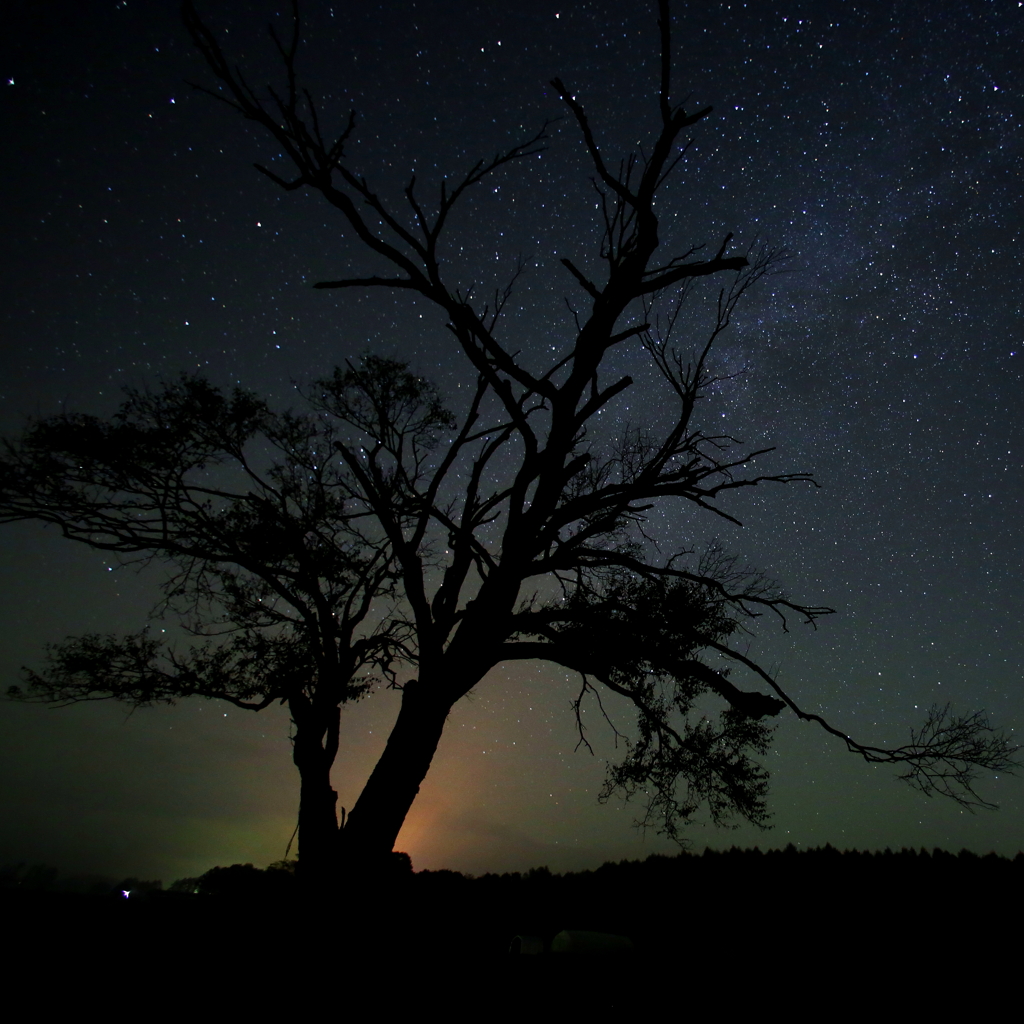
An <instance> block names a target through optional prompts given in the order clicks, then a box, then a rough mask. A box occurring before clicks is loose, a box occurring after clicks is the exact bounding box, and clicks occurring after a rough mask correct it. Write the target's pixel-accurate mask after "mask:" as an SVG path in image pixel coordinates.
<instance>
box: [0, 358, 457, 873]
mask: <svg viewBox="0 0 1024 1024" xmlns="http://www.w3.org/2000/svg"><path fill="white" fill-rule="evenodd" d="M374 365H375V366H377V369H378V371H379V375H386V374H387V373H390V374H391V380H392V381H393V383H395V384H396V385H397V386H398V387H399V388H401V387H404V388H405V389H406V391H407V392H411V393H412V394H413V395H414V398H415V401H418V402H420V403H421V404H422V405H423V406H424V408H425V410H426V412H425V417H424V416H420V418H419V420H418V421H417V424H416V430H417V436H418V437H419V436H420V435H423V437H421V442H420V443H428V444H429V440H428V439H427V438H426V436H425V435H426V434H429V432H430V430H432V429H434V428H435V427H439V426H444V425H446V424H447V422H448V419H447V414H446V413H444V411H443V410H442V409H441V407H440V405H439V403H438V402H437V401H436V399H434V398H433V397H432V395H431V394H430V393H429V390H425V389H424V386H423V385H422V384H421V383H420V382H417V381H415V379H414V378H412V377H410V376H409V375H408V374H405V373H404V372H403V371H402V370H401V368H399V367H396V366H394V365H392V364H384V363H382V362H378V363H377V364H374ZM395 414H396V424H395V426H396V429H407V428H408V427H409V424H408V422H407V421H405V420H403V419H402V418H401V413H400V411H397V410H396V413H395ZM419 428H422V429H419ZM335 440H336V432H335V429H334V426H333V424H332V421H331V420H329V419H327V418H325V417H323V416H318V415H316V414H309V413H306V414H301V415H299V414H293V413H275V412H273V411H272V410H271V409H270V408H269V407H268V406H267V405H266V403H265V402H263V401H262V400H260V399H258V398H256V397H255V396H253V395H251V394H248V393H246V392H243V391H235V392H234V393H233V394H232V395H224V394H223V393H222V392H220V391H219V390H218V389H216V388H214V387H212V386H211V385H210V384H208V383H207V382H205V381H203V380H202V379H200V378H196V377H183V378H182V379H180V380H179V381H177V382H176V383H172V384H168V385H165V386H164V387H163V388H162V389H160V390H158V391H156V392H154V393H147V392H139V391H132V390H129V391H128V392H127V397H126V400H125V402H124V403H123V404H122V406H121V408H120V409H119V411H118V412H117V414H116V415H115V416H114V417H113V418H112V419H110V420H100V419H97V418H95V417H91V416H85V415H80V414H71V413H65V414H62V415H59V416H56V417H53V418H51V419H44V420H41V421H37V422H35V423H33V424H31V425H30V427H29V428H28V429H27V430H26V432H25V434H24V436H23V437H22V438H21V439H19V440H18V441H17V442H14V443H7V444H6V445H5V453H4V457H3V458H2V459H0V519H3V520H6V521H12V520H18V519H35V520H41V521H42V522H44V523H50V524H54V525H56V526H57V527H58V528H59V529H60V530H61V532H62V533H63V534H64V536H65V537H68V538H70V539H71V540H75V541H78V542H80V543H84V544H86V545H88V546H89V547H91V548H95V549H98V550H102V551H110V552H112V553H114V554H115V555H116V556H118V557H120V558H121V559H122V560H124V561H128V562H131V561H139V562H144V563H146V562H152V561H154V560H156V561H159V562H160V563H162V564H169V565H170V567H171V572H170V573H169V574H168V575H167V577H166V578H165V580H164V583H163V589H164V601H163V602H162V607H161V608H159V609H158V612H170V613H172V614H174V615H176V616H177V618H178V619H179V620H180V621H181V623H182V624H183V625H184V627H185V629H186V630H187V631H188V632H189V633H191V634H193V635H194V636H196V637H199V638H202V640H201V642H199V643H196V644H193V645H191V646H189V647H188V649H187V650H179V649H178V648H176V647H175V646H174V645H173V644H167V643H165V642H163V640H162V639H161V638H160V637H158V636H156V635H154V634H153V633H150V632H149V631H148V630H143V631H142V632H141V633H138V634H134V635H130V636H110V635H95V634H93V635H87V636H81V637H73V638H70V639H68V640H67V641H65V642H63V643H60V644H56V645H53V646H51V647H50V650H49V657H48V662H47V665H46V667H45V668H44V669H43V670H42V671H39V672H28V675H27V686H26V687H25V688H24V689H23V688H21V687H12V688H11V689H10V690H9V691H8V695H9V696H11V697H14V698H17V699H22V700H29V701H38V702H43V703H47V704H51V705H67V704H74V703H77V702H80V701H91V700H110V699H113V700H118V701H123V702H126V703H128V704H131V705H133V706H135V707H145V706H149V705H153V704H173V703H175V702H176V701H178V700H180V699H182V698H184V697H191V696H198V697H206V698H215V699H218V700H224V701H228V702H229V703H231V704H233V705H235V706H236V707H239V708H244V709H247V710H251V711H260V710H262V709H263V708H266V707H268V706H269V705H271V704H272V703H274V702H275V701H280V702H281V703H282V704H286V705H287V706H288V708H289V711H290V713H291V718H292V722H293V724H294V734H293V757H294V761H295V765H296V767H297V768H298V770H299V775H300V779H301V788H300V805H299V823H298V835H299V842H300V848H301V851H302V866H303V872H304V873H305V874H306V875H307V876H317V877H322V876H323V874H324V872H325V871H327V870H328V869H329V868H330V867H332V866H333V865H334V862H335V859H336V847H337V835H338V821H337V812H336V806H335V805H336V802H337V794H336V793H335V792H334V790H333V788H332V786H331V778H330V771H331V766H332V764H333V763H334V760H335V756H336V754H337V752H338V744H339V728H340V708H341V705H343V704H344V703H346V702H350V701H353V700H357V699H359V698H360V697H362V696H363V695H364V694H365V693H367V691H368V690H369V689H370V688H371V687H372V685H373V683H374V680H375V678H380V677H384V678H386V679H388V680H392V679H393V678H394V669H393V666H394V663H395V660H396V659H397V658H400V657H408V651H407V649H406V647H405V644H404V638H405V636H406V634H407V630H406V629H405V627H404V626H403V625H402V624H401V622H400V621H398V620H395V619H389V618H387V617H386V616H384V617H383V618H382V612H386V611H387V607H385V608H384V609H382V608H381V607H379V606H378V607H375V606H374V601H375V600H377V601H381V600H382V601H385V602H386V601H387V600H388V595H389V594H390V593H391V592H392V591H393V590H394V584H395V570H394V565H393V561H392V552H391V548H390V545H389V543H388V541H387V539H386V538H385V537H383V536H381V535H380V532H379V531H373V530H369V531H368V530H367V529H366V527H368V526H369V525H370V524H368V523H367V521H366V519H365V516H363V517H362V518H361V511H360V509H359V508H358V507H350V505H351V504H352V503H351V492H352V482H351V479H350V477H349V474H348V472H347V470H346V469H345V466H344V464H343V463H342V461H341V459H340V456H339V454H338V452H337V450H336V448H335V447H334V443H335Z"/></svg>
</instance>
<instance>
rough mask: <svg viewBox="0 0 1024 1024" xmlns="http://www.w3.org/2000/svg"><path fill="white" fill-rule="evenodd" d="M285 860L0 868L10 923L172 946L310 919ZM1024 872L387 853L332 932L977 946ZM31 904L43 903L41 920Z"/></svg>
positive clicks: (825, 851) (899, 857) (423, 942)
mask: <svg viewBox="0 0 1024 1024" xmlns="http://www.w3.org/2000/svg"><path fill="white" fill-rule="evenodd" d="M294 867H295V862H294V861H279V862H277V863H275V864H272V865H270V866H269V867H266V868H257V867H254V866H253V865H252V864H233V865H230V866H222V867H214V868H212V869H210V870H209V871H207V872H205V873H204V874H203V875H201V876H199V877H196V878H183V879H179V880H177V881H175V882H174V883H172V884H171V885H170V886H168V887H167V888H166V889H164V888H163V887H162V885H161V883H160V882H159V881H148V882H147V881H142V880H139V879H134V878H133V879H125V880H123V881H122V882H121V883H119V884H117V885H113V884H111V883H110V882H109V881H108V882H103V881H102V880H99V879H96V878H92V879H91V881H90V880H89V879H87V878H83V877H82V876H78V877H77V878H76V877H72V876H68V877H66V878H61V877H60V876H59V873H58V872H57V870H56V869H54V868H50V867H45V866H42V865H33V866H27V865H24V864H22V865H17V866H9V867H5V868H2V869H0V900H2V904H3V906H4V908H5V909H6V911H7V912H8V913H11V914H13V915H14V916H15V918H17V917H18V916H19V913H18V912H19V910H20V911H21V916H22V918H23V922H27V921H29V920H33V919H35V918H37V917H42V918H45V919H46V920H47V921H50V922H53V921H54V920H57V919H61V918H64V919H65V920H71V921H78V922H79V924H80V925H83V926H85V927H86V928H88V929H89V931H90V932H91V933H97V934H102V933H104V930H105V929H116V930H117V931H120V930H121V929H122V928H123V927H129V928H130V930H131V932H132V933H133V934H139V935H148V936H151V937H152V938H153V940H157V939H158V940H159V941H165V942H168V943H172V942H173V941H174V936H176V935H184V934H188V935H190V936H193V937H194V936H196V935H206V934H209V935H219V936H221V937H222V938H223V935H224V934H225V932H224V929H228V933H229V934H235V936H236V938H237V939H238V940H239V941H243V937H245V936H247V934H248V932H249V931H250V930H251V929H252V928H254V927H259V928H261V929H266V930H267V931H268V932H273V931H274V928H275V927H280V926H281V925H282V924H283V923H284V922H291V921H293V920H294V919H295V916H296V914H300V913H302V912H303V911H304V910H305V911H308V912H311V913H312V914H314V915H316V916H318V917H319V916H320V915H321V914H322V913H323V910H324V909H325V905H326V904H327V903H329V902H331V898H330V897H329V896H327V895H325V896H324V897H323V899H322V900H317V899H315V898H313V899H312V900H311V898H310V895H309V894H308V892H305V891H303V890H302V889H300V888H299V887H298V885H297V883H296V879H295V871H294ZM1022 881H1024V853H1018V854H1017V855H1016V856H1015V857H1012V858H1010V857H1004V856H1000V855H997V854H995V853H989V854H986V855H979V854H976V853H972V852H970V851H968V850H961V851H960V852H959V853H958V854H954V853H949V852H946V851H944V850H940V849H935V850H932V851H928V850H925V849H921V850H913V849H901V850H899V851H894V850H891V849H886V850H882V851H877V852H864V851H857V850H852V851H844V852H841V851H839V850H836V849H835V848H834V847H832V846H830V845H826V846H824V847H820V848H815V849H810V850H797V849H796V848H795V847H794V846H792V845H789V846H787V847H786V848H785V849H774V850H765V851H762V850H761V849H760V848H758V847H754V848H752V849H738V848H736V847H733V848H732V849H729V850H711V849H706V850H705V851H704V852H703V853H702V854H697V853H691V852H684V853H680V854H678V855H676V856H664V855H657V854H655V855H651V856H650V857H648V858H647V859H646V860H643V861H629V860H624V861H620V862H617V863H615V862H608V863H605V864H603V865H602V866H601V867H599V868H597V869H596V870H586V871H573V872H566V873H565V874H555V873H553V872H551V871H550V870H549V869H548V868H547V867H537V868H533V869H531V870H529V871H526V872H510V873H504V874H495V873H488V874H484V875H481V876H477V877H474V876H472V875H467V874H462V873H460V872H457V871H449V870H439V871H429V870H424V871H418V872H415V871H413V870H412V864H411V862H410V860H409V858H408V856H407V855H405V854H395V855H394V858H393V862H392V866H391V870H390V871H389V872H388V876H387V877H386V878H381V877H380V876H379V875H377V876H375V877H374V878H372V879H370V878H367V879H357V878H354V879H352V880H351V882H352V884H351V885H350V886H349V887H348V892H349V893H362V896H361V897H358V898H354V897H351V896H349V897H346V898H345V900H344V909H345V911H346V913H345V915H344V920H345V921H346V927H345V928H343V929H342V930H341V932H340V933H339V935H338V938H337V942H338V944H339V946H345V945H346V944H348V945H349V946H355V947H365V948H366V949H371V948H374V949H376V948H379V947H380V944H381V943H382V942H383V943H384V944H385V945H386V946H387V947H388V948H389V949H391V950H392V951H393V952H394V953H396V954H401V953H404V954H413V953H418V952H423V950H424V949H425V948H426V947H429V948H431V949H434V950H435V951H436V952H440V951H441V950H443V949H448V950H453V951H454V950H459V949H461V950H463V951H464V952H465V953H468V954H473V955H483V956H502V955H504V954H506V953H508V952H509V949H510V946H511V947H512V949H513V951H518V947H517V945H516V943H515V942H514V941H513V940H515V939H516V937H517V936H532V937H536V939H535V940H534V941H537V942H538V943H543V950H544V952H548V951H550V949H551V948H552V938H553V937H554V936H556V935H557V934H558V933H563V932H564V930H565V929H577V930H579V932H580V933H587V932H597V933H606V934H610V935H618V936H625V937H628V938H629V939H630V940H631V941H632V943H633V946H634V950H635V953H636V954H644V953H658V952H668V953H681V952H684V951H687V950H689V951H691V952H692V951H693V950H694V949H696V947H697V946H700V947H701V948H702V949H711V948H714V946H715V944H716V943H720V942H725V943H732V942H734V941H735V939H736V937H737V936H738V935H740V934H742V935H753V934H760V933H762V932H763V931H764V930H768V931H769V932H770V933H771V934H772V935H773V936H774V937H775V939H777V940H778V941H785V942H791V943H800V944H812V945H813V943H814V942H815V941H816V940H815V936H823V935H827V936H830V941H843V942H846V943H853V944H857V943H858V942H860V941H861V940H864V941H868V940H870V941H872V942H873V941H876V938H877V935H876V933H877V931H878V929H879V928H880V927H883V928H888V929H893V928H902V927H909V926H911V925H912V926H913V927H914V928H916V929H923V930H925V932H926V931H927V929H928V928H930V927H933V926H941V927H942V928H943V929H949V928H950V927H953V926H955V927H956V928H958V929H960V930H962V934H963V935H964V936H968V935H970V934H978V935H979V940H978V941H981V938H980V936H981V935H982V934H983V933H982V932H976V931H975V929H977V928H979V927H981V926H982V925H983V924H985V923H986V922H988V923H989V924H990V923H991V922H989V919H990V918H991V919H992V921H995V920H996V919H998V918H999V917H1000V916H1001V914H1002V910H1001V909H1000V908H1004V907H1006V906H1007V905H1013V904H1014V903H1015V901H1016V900H1017V899H1018V898H1019V896H1020V894H1021V890H1022ZM125 892H129V893H130V895H129V896H128V897H127V898H126V897H125V896H124V893H125ZM996 897H998V900H996ZM40 908H46V911H47V912H46V913H45V914H43V915H39V914H38V911H39V909H40ZM899 922H903V923H902V924H901V923H899ZM232 930H235V931H232ZM190 941H193V940H190ZM210 941H212V940H210ZM709 944H710V945H709ZM556 948H557V947H556ZM524 951H525V949H524ZM537 951H538V952H539V951H540V948H539V947H538V950H537ZM617 955H619V956H623V955H629V954H626V953H622V952H621V951H619V953H618V954H617Z"/></svg>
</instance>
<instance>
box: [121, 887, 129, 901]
mask: <svg viewBox="0 0 1024 1024" xmlns="http://www.w3.org/2000/svg"><path fill="white" fill-rule="evenodd" d="M121 895H122V896H123V897H124V898H125V899H128V897H129V896H131V890H130V889H122V890H121Z"/></svg>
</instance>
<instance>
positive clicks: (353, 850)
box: [341, 681, 451, 872]
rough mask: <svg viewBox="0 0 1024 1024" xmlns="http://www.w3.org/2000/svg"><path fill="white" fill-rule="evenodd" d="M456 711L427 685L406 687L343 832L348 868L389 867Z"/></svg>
mask: <svg viewBox="0 0 1024 1024" xmlns="http://www.w3.org/2000/svg"><path fill="white" fill-rule="evenodd" d="M431 689H433V688H431ZM435 692H436V691H435ZM450 710H451V704H450V703H449V702H448V701H447V700H445V699H439V698H438V697H437V696H435V695H433V694H431V693H430V691H429V690H428V689H427V687H425V686H424V684H423V683H422V682H416V681H413V682H410V683H408V684H406V687H405V689H404V691H403V693H402V708H401V710H400V711H399V713H398V718H397V719H396V720H395V725H394V728H393V729H392V730H391V735H390V736H389V737H388V742H387V746H386V747H385V748H384V753H383V754H381V756H380V760H379V761H378V762H377V764H376V767H375V768H374V769H373V772H372V774H371V775H370V778H369V779H368V780H367V783H366V785H365V786H364V787H363V791H362V793H360V795H359V799H358V800H357V801H356V804H355V806H354V807H353V808H352V813H351V814H349V816H348V820H347V821H346V823H345V827H344V829H343V830H342V833H341V838H342V842H341V852H342V858H343V861H344V864H345V869H346V870H354V871H357V872H362V871H365V870H367V869H372V868H374V867H383V866H385V865H386V864H387V863H388V861H389V855H390V853H391V851H392V850H393V848H394V845H395V841H396V840H397V838H398V833H399V832H400V831H401V828H402V824H403V822H404V821H405V816H406V815H407V814H408V813H409V808H410V807H411V806H412V802H413V801H414V800H415V799H416V794H417V793H419V790H420V783H421V782H422V781H423V779H424V777H425V776H426V774H427V771H428V770H429V768H430V762H431V761H432V760H433V757H434V752H435V751H436V750H437V745H438V743H439V742H440V740H441V733H442V732H443V731H444V725H445V721H446V719H447V718H448V712H449V711H450Z"/></svg>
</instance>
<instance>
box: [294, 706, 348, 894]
mask: <svg viewBox="0 0 1024 1024" xmlns="http://www.w3.org/2000/svg"><path fill="white" fill-rule="evenodd" d="M295 711H296V709H295V708H294V707H293V708H292V721H293V722H294V723H295V736H294V740H293V744H294V746H293V748H292V760H293V761H294V762H295V767H296V768H298V770H299V866H298V870H299V877H300V878H301V879H302V881H303V884H305V883H306V882H313V883H314V884H316V885H319V884H323V883H325V882H326V881H327V880H328V879H329V877H330V876H331V875H332V874H333V873H334V872H336V871H337V848H338V812H337V804H338V794H337V793H336V792H335V791H334V789H333V788H332V787H331V766H332V765H333V763H334V754H335V752H336V748H335V750H331V749H330V747H331V743H330V737H331V735H332V728H331V726H332V724H333V723H331V722H318V721H316V718H317V717H319V716H314V715H313V714H311V713H310V711H309V710H306V711H305V713H300V714H295ZM333 713H334V715H340V709H337V708H335V709H333ZM334 731H336V730H334ZM325 738H326V739H327V741H328V742H327V747H328V749H325V744H324V740H325Z"/></svg>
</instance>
